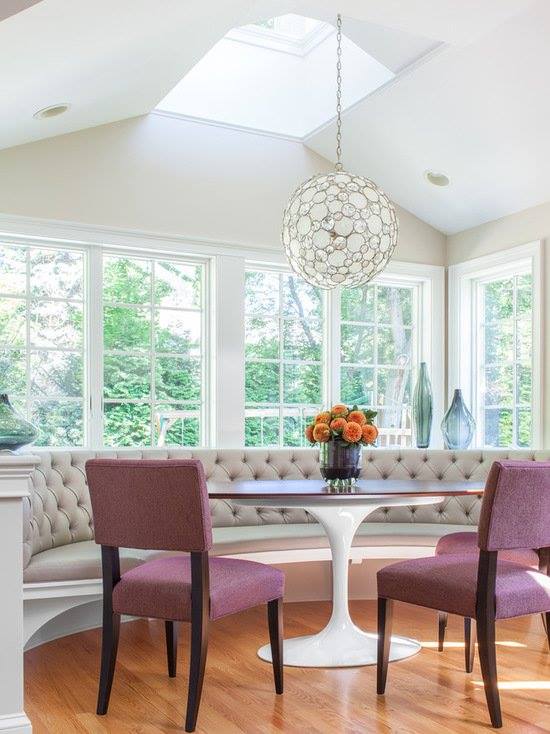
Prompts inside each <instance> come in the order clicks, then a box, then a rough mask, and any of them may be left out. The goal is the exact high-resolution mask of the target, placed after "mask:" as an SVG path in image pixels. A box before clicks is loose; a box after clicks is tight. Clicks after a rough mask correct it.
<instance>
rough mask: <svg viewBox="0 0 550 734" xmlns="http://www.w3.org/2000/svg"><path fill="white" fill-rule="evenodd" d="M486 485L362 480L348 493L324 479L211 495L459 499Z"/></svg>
mask: <svg viewBox="0 0 550 734" xmlns="http://www.w3.org/2000/svg"><path fill="white" fill-rule="evenodd" d="M484 487H485V483H484V482H466V481H464V482H446V481H444V480H437V479H436V480H433V481H429V480H428V481H427V480H423V479H358V480H357V482H356V483H355V484H354V485H353V486H352V487H351V488H350V489H346V490H334V489H330V488H329V487H328V486H327V484H326V482H325V480H324V479H267V480H263V479H250V480H236V481H233V482H208V495H209V497H210V498H211V499H230V500H236V501H238V500H239V499H241V500H253V499H256V500H281V502H284V501H285V500H287V501H288V500H291V499H292V500H294V501H296V500H298V499H300V498H302V499H306V500H307V499H311V500H313V499H315V500H317V501H318V500H320V499H326V500H327V501H331V500H339V501H341V500H344V501H345V500H346V499H349V500H352V501H353V500H355V501H357V500H358V499H360V498H364V499H388V500H390V499H392V498H393V499H396V498H407V497H410V498H415V497H416V498H424V497H425V498H428V497H442V498H445V497H459V496H463V495H469V494H471V495H480V494H482V493H483V489H484Z"/></svg>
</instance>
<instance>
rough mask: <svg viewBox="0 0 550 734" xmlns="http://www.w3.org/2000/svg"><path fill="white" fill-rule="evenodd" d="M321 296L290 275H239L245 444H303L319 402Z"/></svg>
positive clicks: (259, 272)
mask: <svg viewBox="0 0 550 734" xmlns="http://www.w3.org/2000/svg"><path fill="white" fill-rule="evenodd" d="M323 352H324V298H323V295H322V292H321V290H320V289H317V288H313V287H312V286H310V285H308V284H307V283H305V282H304V281H303V280H301V279H300V278H298V277H297V276H295V275H292V274H290V273H284V272H276V271H270V270H247V271H246V276H245V444H246V446H278V445H284V446H303V445H305V443H306V442H305V437H304V430H305V426H306V424H307V423H308V422H310V420H311V418H312V416H314V415H315V414H316V413H317V412H318V410H319V409H320V407H321V405H322V403H323V379H324V375H323Z"/></svg>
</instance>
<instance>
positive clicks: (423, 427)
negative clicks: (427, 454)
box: [412, 362, 433, 449]
mask: <svg viewBox="0 0 550 734" xmlns="http://www.w3.org/2000/svg"><path fill="white" fill-rule="evenodd" d="M412 408H413V420H414V434H415V438H416V445H417V447H418V448H419V449H427V448H428V446H429V445H430V436H431V433H432V419H433V395H432V385H431V383H430V378H429V376H428V366H427V364H426V362H421V363H420V370H419V372H418V380H417V381H416V386H415V388H414V393H413V405H412Z"/></svg>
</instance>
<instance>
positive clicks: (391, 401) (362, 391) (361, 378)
mask: <svg viewBox="0 0 550 734" xmlns="http://www.w3.org/2000/svg"><path fill="white" fill-rule="evenodd" d="M419 288H420V286H419V285H418V284H414V285H405V284H395V285H394V284H390V283H388V284H385V283H382V282H380V283H376V284H369V285H366V286H364V287H362V288H354V289H344V290H342V292H341V298H340V311H341V331H340V342H341V366H340V399H341V400H342V402H344V403H346V404H348V405H354V404H357V405H359V406H360V407H363V408H370V409H372V410H376V411H378V416H377V418H376V422H377V425H378V427H379V430H380V443H381V444H382V445H394V444H399V445H401V446H410V445H411V433H412V432H411V391H412V388H411V379H412V371H413V368H414V367H416V364H417V362H418V356H417V355H418V349H417V336H416V325H417V324H418V320H419V319H418V302H419V299H418V290H419Z"/></svg>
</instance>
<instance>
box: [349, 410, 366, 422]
mask: <svg viewBox="0 0 550 734" xmlns="http://www.w3.org/2000/svg"><path fill="white" fill-rule="evenodd" d="M348 421H353V422H354V423H359V425H360V426H364V425H365V423H366V422H367V416H366V415H365V414H364V413H363V411H362V410H352V411H351V413H350V414H349V415H348Z"/></svg>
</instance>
